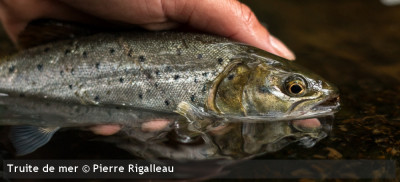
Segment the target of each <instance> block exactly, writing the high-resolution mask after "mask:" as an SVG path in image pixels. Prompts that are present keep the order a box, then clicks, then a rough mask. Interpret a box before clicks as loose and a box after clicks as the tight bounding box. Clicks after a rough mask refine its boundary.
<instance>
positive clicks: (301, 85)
mask: <svg viewBox="0 0 400 182" xmlns="http://www.w3.org/2000/svg"><path fill="white" fill-rule="evenodd" d="M305 85H306V84H305V82H304V81H303V80H302V79H300V78H295V79H290V80H288V81H287V82H286V92H287V93H288V94H289V95H290V96H294V97H300V96H303V95H304V94H305V91H306V86H305Z"/></svg>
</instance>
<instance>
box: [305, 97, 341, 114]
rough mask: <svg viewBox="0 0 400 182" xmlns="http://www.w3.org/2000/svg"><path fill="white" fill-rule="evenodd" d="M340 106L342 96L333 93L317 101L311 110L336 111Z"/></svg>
mask: <svg viewBox="0 0 400 182" xmlns="http://www.w3.org/2000/svg"><path fill="white" fill-rule="evenodd" d="M339 106H340V97H339V95H333V96H330V97H327V98H326V99H324V100H321V101H319V102H317V103H316V104H315V105H314V106H313V107H312V108H311V110H312V111H313V112H320V111H321V112H330V113H335V112H337V111H338V110H339Z"/></svg>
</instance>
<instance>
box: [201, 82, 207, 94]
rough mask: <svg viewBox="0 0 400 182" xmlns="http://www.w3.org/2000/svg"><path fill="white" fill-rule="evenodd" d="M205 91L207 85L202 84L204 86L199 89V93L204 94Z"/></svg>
mask: <svg viewBox="0 0 400 182" xmlns="http://www.w3.org/2000/svg"><path fill="white" fill-rule="evenodd" d="M206 90H207V85H205V84H204V85H203V88H202V89H201V92H203V93H204V92H206Z"/></svg>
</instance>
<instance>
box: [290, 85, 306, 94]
mask: <svg viewBox="0 0 400 182" xmlns="http://www.w3.org/2000/svg"><path fill="white" fill-rule="evenodd" d="M301 91H303V88H301V86H300V85H297V84H296V85H292V86H291V87H290V92H292V93H294V94H298V93H300V92H301Z"/></svg>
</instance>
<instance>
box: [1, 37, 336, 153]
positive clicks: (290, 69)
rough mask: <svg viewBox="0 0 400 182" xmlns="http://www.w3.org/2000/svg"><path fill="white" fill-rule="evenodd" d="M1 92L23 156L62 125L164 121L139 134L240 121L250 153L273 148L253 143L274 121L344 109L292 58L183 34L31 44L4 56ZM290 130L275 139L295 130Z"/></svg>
mask: <svg viewBox="0 0 400 182" xmlns="http://www.w3.org/2000/svg"><path fill="white" fill-rule="evenodd" d="M0 93H1V95H0V124H1V125H18V126H17V127H15V130H14V131H13V134H12V135H11V136H12V140H13V141H14V144H16V149H17V152H18V154H26V153H29V152H32V151H34V150H35V149H37V148H38V147H40V146H42V145H43V144H45V143H46V142H47V141H48V140H49V139H50V137H51V136H52V134H53V133H54V131H56V130H57V129H58V128H60V127H73V126H87V125H94V124H112V123H116V124H121V125H124V126H126V128H140V126H142V124H143V123H145V122H148V121H153V120H157V119H164V120H168V121H170V124H169V125H168V126H166V127H165V128H164V129H161V130H160V131H155V132H147V134H146V132H136V133H135V135H139V134H140V135H143V136H144V135H149V136H148V137H143V138H146V140H145V141H151V139H152V141H155V140H154V136H161V135H160V133H162V132H164V133H168V132H174V133H175V135H176V137H177V138H179V139H178V140H179V141H180V142H182V143H190V142H191V141H194V140H197V138H198V137H199V136H200V138H203V139H205V138H207V137H208V138H209V139H210V136H214V135H216V133H217V134H218V132H217V131H220V130H227V129H226V128H236V129H234V131H235V132H234V133H233V134H230V135H226V137H230V138H232V137H234V136H236V137H241V136H242V135H243V134H245V136H250V137H249V138H251V139H243V138H242V140H246V142H247V145H249V142H250V144H251V147H248V148H247V149H245V150H248V151H247V152H244V153H246V154H244V153H243V152H238V153H241V154H240V155H236V156H235V155H234V154H232V158H238V157H248V156H252V155H255V154H260V153H263V152H265V150H266V149H262V148H261V147H255V145H260V143H259V142H260V141H263V142H265V141H267V139H265V137H266V136H265V134H262V133H265V132H266V131H268V129H267V128H268V127H267V126H275V127H270V129H271V130H274V129H276V128H277V127H279V128H285V131H289V130H291V129H290V127H289V126H285V127H281V125H287V122H286V121H290V120H294V119H297V120H298V119H307V118H315V117H323V116H326V115H331V114H333V113H334V112H336V111H337V109H338V106H339V100H338V91H337V89H336V88H335V87H334V86H333V85H332V84H331V83H329V82H327V81H325V80H324V79H322V78H321V77H319V76H317V75H315V74H313V73H311V72H309V71H307V70H305V69H304V68H301V67H300V66H298V65H296V64H295V63H293V62H291V61H288V60H286V59H284V58H281V57H278V56H275V55H272V54H270V53H268V52H265V51H263V50H260V49H258V48H255V47H252V46H249V45H245V44H242V43H237V42H234V41H232V40H229V39H227V38H223V37H218V36H213V35H205V34H197V33H178V32H157V33H154V32H141V33H139V32H134V33H132V32H125V33H123V32H120V33H100V34H96V35H92V36H85V37H80V38H75V39H70V40H63V41H57V42H54V43H49V44H45V45H40V46H36V47H33V48H30V49H27V50H23V51H21V52H19V53H17V54H16V55H14V56H11V57H8V58H6V59H3V60H2V61H1V62H0ZM260 123H261V124H260ZM271 123H275V124H271ZM282 123H284V124H282ZM285 123H286V124H285ZM252 124H254V125H252ZM21 125H23V126H21ZM245 125H247V127H244V126H245ZM250 125H251V126H250ZM255 126H261V127H260V128H264V129H263V130H262V131H259V130H257V128H254V127H255ZM243 127H244V128H243ZM221 128H224V129H221ZM240 128H243V129H240ZM32 130H36V131H37V132H31V131H32ZM133 130H134V129H132V131H133ZM229 131H233V130H229ZM245 131H247V133H244V132H245ZM249 131H251V132H249ZM278 131H280V130H277V131H276V132H278ZM313 132H314V131H304V132H302V133H303V134H297V135H292V134H290V136H291V137H293V136H295V137H296V138H297V140H298V139H301V138H304V136H306V135H307V136H313V135H310V133H313ZM149 133H150V134H149ZM223 133H227V132H226V131H225V132H223ZM228 133H229V132H228ZM283 133H284V135H282V136H279V137H277V135H275V136H274V137H276V138H275V139H274V140H272V141H273V142H276V141H279V140H281V139H282V138H284V136H288V133H291V132H283ZM316 133H317V134H315V132H314V134H315V136H317V137H316V138H318V139H320V138H321V135H320V133H318V132H316ZM259 134H260V135H259ZM163 136H165V135H163ZM325 136H326V135H325ZM26 137H36V139H35V140H37V141H33V142H32V141H30V142H24V139H23V138H25V139H26ZM137 137H140V136H137ZM226 137H225V139H223V141H226V142H228V143H229V139H228V138H226ZM263 137H264V138H263ZM211 138H215V137H211ZM221 138H224V134H222V135H221V134H219V135H218V139H219V140H221ZM158 139H159V138H158ZM252 142H253V143H252ZM268 142H271V141H269V140H268ZM206 143H207V142H206ZM217 143H218V142H217ZM213 145H215V144H213ZM221 145H223V144H222V143H221ZM280 146H282V145H280ZM219 147H220V148H221V147H222V146H219ZM255 148H256V149H255ZM221 149H222V150H224V149H223V147H222V148H221ZM235 150H240V149H239V148H237V147H234V148H229V149H228V148H227V149H226V151H230V152H228V153H234V152H233V151H235ZM263 150H264V151H263ZM159 155H160V154H159ZM188 156H189V155H188ZM205 156H211V155H209V154H207V155H203V158H204V157H205ZM221 156H226V155H214V157H221ZM186 157H187V156H186ZM177 158H185V157H182V156H177ZM201 158H202V157H196V159H201Z"/></svg>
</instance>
